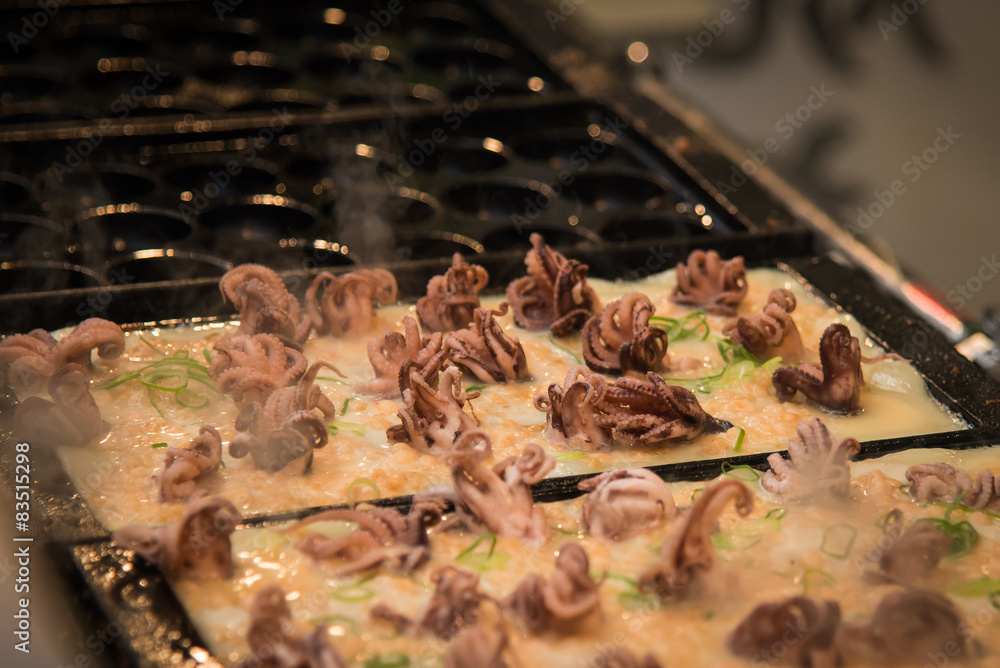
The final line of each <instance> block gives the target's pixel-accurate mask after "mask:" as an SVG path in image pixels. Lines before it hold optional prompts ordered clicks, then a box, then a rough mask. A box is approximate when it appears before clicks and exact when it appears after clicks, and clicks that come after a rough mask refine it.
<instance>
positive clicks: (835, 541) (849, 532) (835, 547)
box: [819, 524, 858, 560]
mask: <svg viewBox="0 0 1000 668" xmlns="http://www.w3.org/2000/svg"><path fill="white" fill-rule="evenodd" d="M857 537H858V530H857V529H855V528H854V527H853V526H851V525H850V524H834V525H833V526H831V527H829V528H828V529H827V530H826V531H824V532H823V540H822V541H821V542H820V545H819V551H820V552H822V553H823V554H825V555H826V556H828V557H833V558H834V559H840V560H844V559H847V555H849V554H850V553H851V548H853V547H854V541H855V539H856V538H857Z"/></svg>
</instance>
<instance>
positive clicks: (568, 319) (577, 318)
mask: <svg viewBox="0 0 1000 668" xmlns="http://www.w3.org/2000/svg"><path fill="white" fill-rule="evenodd" d="M530 239H531V245H532V249H531V250H530V251H528V254H527V255H526V256H525V258H524V264H525V265H526V266H527V267H528V275H527V276H523V277H521V278H518V279H516V280H515V281H513V282H512V283H511V284H510V285H509V286H507V301H508V302H509V303H510V305H511V307H513V309H514V322H515V323H517V325H518V326H519V327H523V328H524V329H545V328H548V329H549V331H551V332H552V334H554V335H555V336H566V335H567V334H569V333H570V332H572V331H574V330H576V329H579V328H580V327H581V326H582V325H583V323H584V322H585V321H586V320H587V318H589V317H590V316H591V315H593V314H594V313H596V312H597V310H598V309H599V308H600V301H599V300H598V299H597V293H596V292H594V289H593V288H591V287H590V285H588V284H587V269H588V267H587V265H585V264H581V263H580V262H578V261H576V260H567V259H566V258H565V257H563V256H562V254H560V253H557V252H556V251H554V250H552V249H551V248H550V247H548V246H546V245H545V240H544V239H543V238H542V235H540V234H537V233H535V234H532V235H531V237H530Z"/></svg>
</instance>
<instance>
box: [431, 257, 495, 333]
mask: <svg viewBox="0 0 1000 668" xmlns="http://www.w3.org/2000/svg"><path fill="white" fill-rule="evenodd" d="M487 283H489V274H488V273H487V272H486V270H485V269H483V268H482V267H480V266H479V265H477V264H469V263H467V262H466V261H465V260H464V259H463V258H462V255H461V254H460V253H455V254H454V255H453V256H452V258H451V268H449V269H448V270H447V271H446V272H445V274H444V276H435V277H433V278H432V279H431V280H430V282H429V283H428V284H427V295H426V296H424V297H421V298H420V299H418V300H417V317H418V318H419V319H420V324H421V325H423V326H424V328H426V329H427V330H429V331H431V332H451V331H454V330H457V329H462V328H464V327H467V326H468V325H469V324H471V323H472V318H473V313H474V312H475V310H476V309H477V308H479V296H478V295H479V291H480V290H482V289H483V288H485V287H486V285H487Z"/></svg>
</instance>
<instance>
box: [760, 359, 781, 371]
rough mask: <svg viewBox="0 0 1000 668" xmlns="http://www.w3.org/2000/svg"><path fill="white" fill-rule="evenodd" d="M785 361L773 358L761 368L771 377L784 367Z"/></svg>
mask: <svg viewBox="0 0 1000 668" xmlns="http://www.w3.org/2000/svg"><path fill="white" fill-rule="evenodd" d="M783 361H784V360H782V359H781V358H780V357H772V358H771V359H769V360H767V361H766V362H764V363H763V364H761V365H760V368H761V369H762V370H763V371H765V372H766V373H767V374H768V375H771V374H773V373H774V372H775V370H776V369H777V368H778V367H779V366H781V365H782V362H783Z"/></svg>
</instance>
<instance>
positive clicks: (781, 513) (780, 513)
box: [764, 508, 788, 520]
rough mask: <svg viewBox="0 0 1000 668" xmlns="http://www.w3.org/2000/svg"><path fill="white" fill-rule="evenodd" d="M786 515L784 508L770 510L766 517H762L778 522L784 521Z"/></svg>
mask: <svg viewBox="0 0 1000 668" xmlns="http://www.w3.org/2000/svg"><path fill="white" fill-rule="evenodd" d="M787 514H788V511H787V510H786V509H784V508H772V509H771V510H769V511H767V515H764V517H766V518H768V519H769V520H780V519H784V517H785V515H787Z"/></svg>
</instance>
